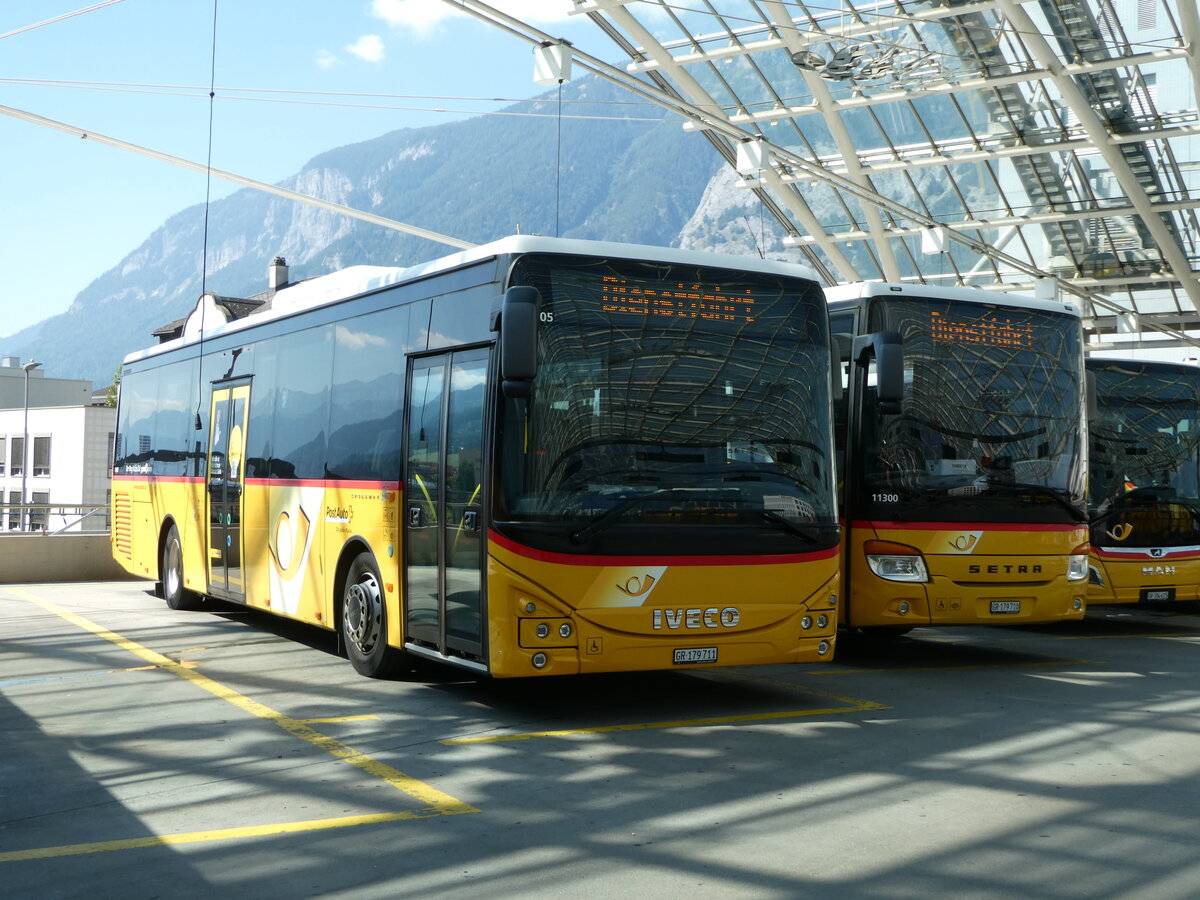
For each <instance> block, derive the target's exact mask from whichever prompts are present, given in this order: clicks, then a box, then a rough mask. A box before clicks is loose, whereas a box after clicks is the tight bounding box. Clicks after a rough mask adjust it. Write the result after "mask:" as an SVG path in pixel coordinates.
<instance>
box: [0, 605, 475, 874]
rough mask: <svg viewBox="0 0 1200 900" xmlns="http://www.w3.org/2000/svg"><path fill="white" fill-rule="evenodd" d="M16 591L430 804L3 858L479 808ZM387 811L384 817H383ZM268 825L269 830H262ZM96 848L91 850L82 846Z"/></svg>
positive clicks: (0, 856)
mask: <svg viewBox="0 0 1200 900" xmlns="http://www.w3.org/2000/svg"><path fill="white" fill-rule="evenodd" d="M11 590H12V593H14V594H16V595H17V596H18V597H20V598H21V599H23V600H26V601H28V602H30V603H33V604H34V605H36V606H40V607H41V608H42V609H44V610H46V611H47V612H50V613H53V614H54V615H56V616H59V617H60V618H62V619H65V620H66V621H67V622H70V623H71V624H72V625H75V626H76V627H78V628H82V629H83V630H85V631H90V632H91V633H92V634H94V635H96V636H97V637H101V638H104V640H106V641H110V642H111V643H113V644H116V645H117V646H118V647H120V648H121V649H122V650H125V651H127V652H128V653H132V654H133V655H134V656H136V657H138V658H139V659H142V660H145V661H146V662H148V663H150V665H151V666H152V667H154V668H159V669H165V670H166V671H168V672H171V673H172V674H174V675H177V676H179V677H180V678H182V679H184V680H185V681H189V682H191V683H192V684H193V685H195V686H196V687H198V688H201V689H202V690H205V691H208V692H209V693H210V694H212V695H213V696H215V697H218V698H220V699H222V700H224V701H226V702H227V703H230V704H232V705H233V706H236V707H237V708H238V709H240V710H242V711H243V712H246V713H249V714H250V715H253V716H257V717H258V718H261V719H265V720H267V721H268V722H272V723H274V724H275V725H276V726H278V727H279V728H281V729H282V730H283V731H285V732H287V733H288V734H290V735H292V736H294V737H298V738H300V739H301V740H303V741H307V742H308V743H310V744H312V745H313V746H315V747H319V748H321V749H322V750H324V751H326V752H327V753H329V754H331V755H332V756H334V757H336V758H337V759H340V760H342V761H343V762H347V763H349V764H350V765H352V766H355V767H357V768H359V769H361V770H362V771H364V772H366V773H367V774H368V775H371V776H373V777H375V778H378V779H379V780H381V781H384V782H386V783H387V784H389V785H390V786H391V787H393V788H395V789H397V790H399V791H402V792H404V793H405V794H408V795H409V796H411V797H414V798H415V799H417V800H419V801H420V802H422V803H424V804H426V809H427V811H426V812H424V813H422V812H415V813H414V812H407V813H382V814H379V815H377V816H350V817H346V818H344V819H317V820H313V821H312V822H309V823H305V822H300V823H293V824H292V825H287V824H285V825H267V826H248V828H227V829H219V830H216V831H202V832H191V833H188V834H176V835H160V836H156V837H148V838H135V839H130V840H127V841H107V842H103V843H99V844H72V845H67V846H65V847H49V848H44V849H42V850H27V851H14V852H12V853H2V854H0V861H6V860H16V859H41V858H45V856H38V855H33V856H30V855H28V854H46V855H50V856H60V855H61V856H69V855H75V854H78V853H96V852H100V851H102V850H124V849H129V848H132V847H143V846H156V845H159V844H173V843H187V842H189V841H206V840H220V839H225V838H230V837H241V836H245V835H258V834H280V833H284V832H286V831H288V830H296V831H305V830H313V829H316V828H320V827H328V828H339V827H346V826H347V825H355V824H371V823H374V822H376V821H384V822H386V821H398V820H400V819H413V818H425V817H427V816H430V815H457V814H460V813H475V812H479V810H478V809H476V808H475V807H474V806H471V805H470V804H469V803H465V802H463V801H462V800H458V799H456V798H454V797H451V796H450V795H449V794H446V793H444V792H442V791H439V790H437V789H436V788H434V787H432V786H431V785H428V784H426V783H424V782H423V781H418V780H417V779H415V778H411V777H409V776H408V775H405V774H404V773H403V772H401V771H400V770H399V769H395V768H393V767H392V766H389V765H387V764H386V763H383V762H380V761H379V760H377V759H374V758H373V757H370V756H368V755H366V754H365V753H359V752H358V751H357V750H354V749H353V748H351V747H349V746H347V745H346V744H343V743H342V742H341V741H337V740H334V739H333V738H331V737H329V736H328V735H324V734H321V733H320V732H319V731H316V730H315V729H313V728H311V727H310V726H309V725H308V724H307V722H306V721H304V720H301V719H293V718H292V717H291V716H285V715H284V714H283V713H280V712H277V711H276V710H273V709H271V708H270V707H269V706H266V705H265V704H262V703H259V702H258V701H257V700H251V699H250V698H249V697H247V696H245V695H243V694H239V693H238V692H237V691H235V690H233V689H232V688H229V687H226V686H225V685H223V684H221V683H220V682H218V681H215V680H213V679H212V678H209V677H208V676H206V675H202V674H200V673H199V672H197V671H195V670H194V669H192V668H189V667H188V666H185V665H183V664H181V663H179V662H176V661H175V660H173V659H171V658H169V657H167V656H163V655H162V654H161V653H157V652H155V651H153V650H151V649H150V648H148V647H144V646H142V645H141V644H139V643H137V642H136V641H133V640H130V639H129V638H126V637H123V636H121V635H119V634H116V633H115V632H112V631H109V630H108V629H107V628H104V627H102V626H100V625H97V624H96V623H95V622H92V621H90V620H88V619H85V618H84V617H83V616H80V615H78V614H76V613H73V612H71V611H70V610H68V609H65V608H63V607H61V606H59V605H58V604H56V603H53V602H52V601H49V600H40V599H38V598H37V597H34V596H33V595H31V594H29V593H27V592H25V591H23V590H20V589H11ZM381 816H382V818H381ZM314 822H315V823H320V822H327V823H331V824H327V825H320V824H313V823H314ZM261 829H265V830H261ZM79 848H91V849H79Z"/></svg>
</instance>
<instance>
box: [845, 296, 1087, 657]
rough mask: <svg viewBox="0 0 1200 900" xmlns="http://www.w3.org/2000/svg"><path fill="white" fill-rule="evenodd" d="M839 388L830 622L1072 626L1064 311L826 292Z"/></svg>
mask: <svg viewBox="0 0 1200 900" xmlns="http://www.w3.org/2000/svg"><path fill="white" fill-rule="evenodd" d="M826 296H827V298H828V299H829V301H830V328H831V330H832V331H833V332H834V333H835V339H836V340H837V343H838V345H839V347H840V353H839V355H840V357H841V360H842V368H843V378H842V381H843V385H844V392H843V395H842V397H841V399H840V400H839V401H838V406H837V417H836V418H837V425H836V427H835V431H836V436H837V447H838V456H839V468H840V472H841V479H842V488H841V491H842V498H843V500H842V502H843V516H844V523H843V524H844V528H843V550H842V553H843V561H844V573H843V578H844V583H843V595H844V596H845V597H846V601H847V602H846V603H845V604H844V605H843V607H842V609H841V612H840V621H841V624H842V625H844V626H846V627H848V628H850V629H855V630H861V631H863V632H866V633H871V634H877V635H884V636H886V635H889V634H897V633H904V632H906V631H908V630H909V629H911V628H913V627H914V626H919V625H966V624H989V623H994V624H1013V623H1030V622H1047V621H1055V620H1061V619H1077V618H1081V617H1082V616H1083V614H1084V605H1085V599H1086V593H1087V583H1086V582H1087V559H1088V556H1087V554H1088V530H1087V513H1086V508H1085V500H1084V491H1085V488H1086V452H1085V451H1086V444H1085V438H1084V435H1083V433H1082V429H1081V426H1080V423H1081V422H1082V421H1083V414H1084V405H1085V379H1084V374H1083V349H1082V345H1083V334H1082V325H1081V320H1080V316H1079V314H1078V313H1077V312H1076V310H1075V309H1074V308H1073V307H1072V306H1070V305H1069V304H1066V303H1061V302H1052V301H1041V300H1034V299H1031V298H1022V297H1018V296H1011V295H1007V294H1002V293H997V292H986V291H981V290H977V289H974V288H934V287H928V286H923V285H906V284H884V283H861V284H850V285H842V286H839V287H835V288H827V289H826Z"/></svg>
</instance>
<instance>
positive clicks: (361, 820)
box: [0, 812, 442, 863]
mask: <svg viewBox="0 0 1200 900" xmlns="http://www.w3.org/2000/svg"><path fill="white" fill-rule="evenodd" d="M436 815H442V813H441V812H394V813H374V814H369V815H362V816H341V817H339V818H334V819H309V820H308V821H305V822H281V823H279V824H277V825H247V826H244V827H241V828H217V829H213V830H211V831H187V832H182V833H179V834H159V835H149V836H147V837H140V838H127V839H125V840H119V841H97V842H95V843H91V844H64V845H63V846H61V847H39V848H37V849H36V850H11V851H8V852H4V853H0V863H6V862H25V861H28V860H31V859H55V858H58V857H60V856H82V855H84V854H87V853H108V852H111V851H113V850H138V849H142V848H145V847H167V846H171V845H173V844H199V843H204V842H205V841H227V840H232V839H234V838H248V837H264V836H267V835H274V834H297V833H299V832H304V831H321V830H323V829H326V828H353V827H355V826H358V825H378V824H381V823H384V822H399V821H402V820H405V819H427V818H429V817H430V816H436Z"/></svg>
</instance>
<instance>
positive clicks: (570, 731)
mask: <svg viewBox="0 0 1200 900" xmlns="http://www.w3.org/2000/svg"><path fill="white" fill-rule="evenodd" d="M738 677H739V678H741V679H742V680H744V681H757V682H761V683H763V684H771V685H775V686H778V687H785V688H788V689H789V690H795V691H800V692H802V693H806V694H816V695H817V696H819V697H823V698H825V699H829V700H837V701H839V702H840V703H845V704H846V705H845V706H830V707H825V708H823V709H793V710H787V711H785V712H771V713H750V714H748V715H742V716H713V717H710V718H705V719H679V720H676V721H672V722H636V723H632V724H625V725H598V726H595V727H593V728H565V729H560V730H556V731H530V732H524V733H520V734H501V735H490V736H487V737H464V738H447V739H446V740H443V741H442V743H443V744H448V745H451V746H456V745H459V744H498V743H503V742H505V741H528V740H533V739H535V738H557V737H569V736H571V735H582V734H607V733H611V732H617V731H647V730H650V729H655V728H695V727H698V726H704V725H737V724H743V723H747V722H765V721H770V720H775V719H799V718H803V717H806V716H827V715H834V714H837V713H848V712H862V711H863V710H872V709H890V707H888V706H885V705H884V704H882V703H876V702H875V701H873V700H859V699H858V698H856V697H842V696H839V695H837V694H830V693H826V692H825V691H818V690H812V689H810V688H807V687H804V686H803V685H797V684H792V683H790V682H786V681H776V680H774V679H768V678H762V677H758V676H750V675H740V674H739V675H738Z"/></svg>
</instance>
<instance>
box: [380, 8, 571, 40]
mask: <svg viewBox="0 0 1200 900" xmlns="http://www.w3.org/2000/svg"><path fill="white" fill-rule="evenodd" d="M490 5H491V6H493V7H495V8H496V9H498V10H500V11H501V12H504V13H507V14H508V15H510V16H513V17H514V18H517V19H521V20H522V21H525V22H532V23H536V24H539V25H549V24H552V23H555V22H566V21H567V20H568V18H569V17H570V16H569V13H570V12H571V10H572V9H574V4H573V3H572V2H571V0H491V3H490ZM371 15H373V16H375V18H377V19H382V20H383V21H385V22H387V23H388V24H389V25H391V26H392V27H393V28H395V29H396V30H398V31H410V32H412V34H413V36H414V37H417V38H420V39H427V38H430V37H432V36H433V34H434V33H435V32H436V31H437V29H438V26H439V25H441V24H442V23H443V22H445V21H447V20H449V19H454V18H460V19H461V18H466V17H467V14H466V13H464V12H461V11H459V10H458V9H455V8H454V7H453V6H451V5H450V4H449V3H444V2H443V0H372V2H371ZM470 18H474V16H471V17H470Z"/></svg>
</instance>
